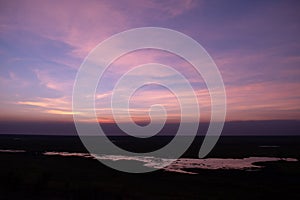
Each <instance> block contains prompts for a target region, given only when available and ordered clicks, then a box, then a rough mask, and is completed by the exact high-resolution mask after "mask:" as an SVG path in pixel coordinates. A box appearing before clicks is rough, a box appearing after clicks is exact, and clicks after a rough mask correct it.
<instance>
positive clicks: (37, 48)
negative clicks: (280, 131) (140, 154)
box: [0, 0, 300, 122]
mask: <svg viewBox="0 0 300 200" xmlns="http://www.w3.org/2000/svg"><path fill="white" fill-rule="evenodd" d="M299 11H300V2H299V1H289V0H288V1H283V0H282V1H221V0H220V1H201V0H199V1H192V0H180V1H175V0H174V1H168V0H166V1H158V0H157V1H144V0H131V1H117V0H107V1H105V0H103V1H27V0H24V1H4V0H0V90H1V93H0V110H1V112H0V121H72V120H73V118H72V89H73V83H74V80H75V77H76V73H77V70H78V69H79V67H80V65H81V63H82V62H83V60H84V58H85V57H86V56H87V55H88V53H89V52H90V51H91V50H92V49H93V48H94V47H95V46H96V45H97V44H98V43H100V42H101V41H103V40H104V39H107V38H108V37H110V36H111V35H113V34H116V33H119V32H122V31H125V30H128V29H132V28H138V27H149V26H151V27H164V28H169V29H173V30H176V31H180V32H182V33H184V34H187V35H189V36H190V37H192V38H193V39H195V40H196V41H197V42H199V43H200V44H201V45H202V46H203V47H204V48H205V49H206V50H207V52H208V53H209V54H210V56H211V57H212V58H213V60H214V61H215V63H216V64H217V66H218V68H219V70H220V72H221V74H222V77H223V81H224V85H225V87H226V93H227V117H226V120H227V121H235V120H273V119H297V120H300V78H299V77H300V37H299V35H300V23H299V21H300V12H299ZM149 62H157V63H162V64H165V65H169V66H172V67H174V68H175V69H177V70H178V71H180V72H181V73H182V74H184V75H185V76H186V77H187V78H188V79H189V81H190V82H191V84H192V86H193V88H194V90H195V93H196V94H197V97H198V101H199V106H200V110H201V119H203V120H208V119H209V116H210V98H209V93H208V91H207V88H206V86H205V83H204V81H203V79H202V78H201V77H200V76H198V75H195V73H194V71H193V70H192V67H191V66H190V65H189V64H188V63H186V62H185V61H183V60H182V59H180V58H178V57H176V56H175V55H172V54H170V53H167V52H162V51H159V50H143V51H138V52H133V53H130V54H127V55H125V56H123V57H121V58H120V59H118V60H117V61H116V62H114V63H113V64H112V66H111V67H110V70H108V71H107V73H106V74H105V76H104V77H103V81H102V82H101V83H100V84H99V86H98V90H97V94H96V98H95V99H96V107H97V114H98V117H99V120H100V121H101V122H112V118H111V115H110V108H109V106H108V105H109V102H110V97H111V93H112V89H113V85H114V84H115V82H116V81H117V80H118V78H119V77H120V76H121V75H122V74H124V73H125V72H126V71H128V69H130V68H131V67H133V66H137V65H140V64H144V63H149ZM148 73H151V74H153V76H155V77H157V78H170V81H171V82H172V81H173V82H174V84H180V83H177V82H176V80H173V79H172V77H168V74H164V73H163V72H160V71H150V72H148ZM136 76H138V74H137V75H136ZM182 92H183V93H184V92H185V91H182ZM186 101H187V102H188V101H189V96H188V95H187V97H186ZM131 103H132V106H131V110H130V112H131V114H132V117H133V118H134V119H135V120H137V121H144V120H146V121H147V120H148V108H149V106H151V105H152V104H155V103H160V104H162V105H164V106H166V109H169V112H168V114H169V117H170V118H171V119H174V120H177V119H178V116H180V112H179V107H178V102H177V100H176V98H174V96H173V95H172V94H171V93H170V92H168V91H167V90H164V89H163V88H161V87H157V86H149V87H146V88H142V89H141V90H139V91H138V92H137V93H136V94H135V95H134V96H133V97H132V99H131ZM156 117H157V118H158V119H159V116H156ZM191 120H193V119H191Z"/></svg>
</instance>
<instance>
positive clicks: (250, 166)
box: [0, 149, 298, 174]
mask: <svg viewBox="0 0 300 200" xmlns="http://www.w3.org/2000/svg"><path fill="white" fill-rule="evenodd" d="M0 152H3V153H20V152H25V151H24V150H11V149H5V150H0ZM43 154H44V155H46V156H65V157H69V156H75V157H82V158H92V159H98V160H111V161H130V160H132V161H139V162H142V163H144V166H146V167H151V168H157V169H159V168H161V166H164V163H165V162H168V163H169V162H170V161H173V162H172V164H170V165H169V166H167V167H165V168H164V170H165V171H170V172H177V173H188V174H196V173H194V172H189V171H188V170H189V169H212V170H214V169H236V170H255V169H260V168H263V166H259V165H256V163H258V162H270V161H287V162H295V161H298V160H297V159H295V158H276V157H249V158H241V159H234V158H206V159H194V158H180V159H177V160H176V159H167V158H156V157H150V156H122V155H95V154H88V153H71V152H54V151H51V152H45V153H43Z"/></svg>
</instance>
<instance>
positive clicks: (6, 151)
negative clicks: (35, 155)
mask: <svg viewBox="0 0 300 200" xmlns="http://www.w3.org/2000/svg"><path fill="white" fill-rule="evenodd" d="M24 152H26V151H24V150H14V149H0V153H24Z"/></svg>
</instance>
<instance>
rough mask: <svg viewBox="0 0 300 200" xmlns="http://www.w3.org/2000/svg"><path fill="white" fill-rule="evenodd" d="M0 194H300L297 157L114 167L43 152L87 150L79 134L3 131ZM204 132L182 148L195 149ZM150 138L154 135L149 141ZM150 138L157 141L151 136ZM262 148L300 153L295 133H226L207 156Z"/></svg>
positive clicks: (124, 141) (258, 152)
mask: <svg viewBox="0 0 300 200" xmlns="http://www.w3.org/2000/svg"><path fill="white" fill-rule="evenodd" d="M0 138H1V140H0V149H15V150H16V149H19V150H26V152H19V153H12V152H1V153H0V199H270V198H274V197H276V198H277V199H278V198H279V199H300V162H299V161H298V162H285V161H277V162H265V163H258V164H259V165H263V166H265V167H264V168H262V169H261V170H256V171H245V170H226V169H224V170H204V169H197V170H194V171H196V172H197V173H198V174H180V173H173V172H166V171H164V170H159V171H156V172H151V173H146V174H128V173H123V172H118V171H115V170H113V169H110V168H108V167H106V166H104V165H102V164H101V163H100V162H98V161H97V160H93V159H87V158H80V157H61V156H45V155H43V154H42V153H43V152H45V151H69V152H84V151H85V150H84V147H83V146H82V145H81V143H80V140H79V139H78V138H76V137H54V136H51V137H50V136H16V135H14V136H1V137H0ZM113 140H114V141H117V143H118V142H120V146H122V145H123V148H126V146H127V147H128V148H129V147H130V146H134V149H135V151H144V150H145V149H150V148H152V147H153V146H155V145H157V147H159V146H160V145H162V144H163V143H167V142H168V140H169V139H168V138H166V137H164V138H160V139H159V140H158V139H154V140H152V141H148V146H147V145H146V144H143V145H140V146H139V144H138V143H137V142H136V141H130V139H128V138H118V137H116V138H113ZM201 141H202V138H197V141H196V142H195V143H194V144H193V145H192V147H191V148H190V149H189V150H188V151H187V152H186V154H185V155H184V156H185V157H196V155H197V151H198V149H199V147H200V146H199V144H201ZM151 142H152V143H151ZM154 143H155V144H154ZM250 156H267V157H282V158H297V159H298V160H300V138H299V137H295V136H294V137H223V138H221V140H220V141H219V142H218V144H217V146H216V147H215V149H214V150H213V151H212V152H211V153H210V155H209V156H208V157H216V158H243V157H250Z"/></svg>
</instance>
